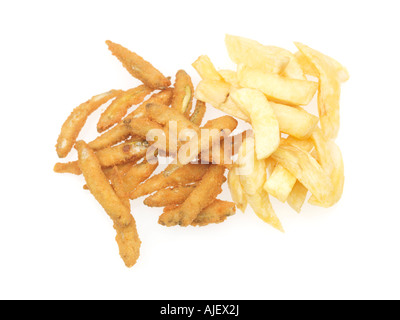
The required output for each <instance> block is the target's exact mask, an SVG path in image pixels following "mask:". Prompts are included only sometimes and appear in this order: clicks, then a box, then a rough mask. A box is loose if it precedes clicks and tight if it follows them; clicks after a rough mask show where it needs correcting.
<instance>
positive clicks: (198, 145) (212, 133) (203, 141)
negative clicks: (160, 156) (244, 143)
mask: <svg viewBox="0 0 400 320" xmlns="http://www.w3.org/2000/svg"><path fill="white" fill-rule="evenodd" d="M237 124H238V122H237V120H236V119H234V118H232V117H230V116H222V117H219V118H217V119H213V120H210V121H208V122H207V123H206V124H205V125H204V127H202V128H201V129H207V130H208V133H209V134H204V133H202V134H199V135H198V136H197V137H194V138H193V139H191V140H190V141H189V142H187V143H186V144H184V145H183V146H182V147H183V149H180V150H179V155H178V164H179V165H181V166H182V165H185V164H187V163H189V162H191V161H192V160H194V159H195V158H196V157H197V155H198V154H199V153H201V152H204V151H207V152H209V150H210V148H211V146H213V145H214V144H215V143H219V141H220V140H221V139H223V138H224V137H225V136H226V135H228V134H230V133H231V132H232V131H233V130H235V129H236V127H237ZM203 132H205V131H203ZM189 150H197V151H195V152H192V153H191V154H188V153H187V152H188V151H189ZM185 152H186V153H185Z"/></svg>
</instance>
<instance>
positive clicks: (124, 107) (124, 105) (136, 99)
mask: <svg viewBox="0 0 400 320" xmlns="http://www.w3.org/2000/svg"><path fill="white" fill-rule="evenodd" d="M151 91H152V90H151V89H150V88H148V87H146V86H144V85H141V86H138V87H136V88H133V89H129V90H127V91H125V92H124V93H122V94H121V95H119V96H118V97H117V98H116V99H115V100H114V101H113V102H112V103H111V104H110V105H109V106H108V107H107V109H106V110H105V111H104V112H103V113H102V114H101V116H100V119H99V122H98V123H97V131H98V132H103V131H104V130H107V129H108V128H110V127H111V126H113V125H114V124H116V123H117V122H119V121H120V120H121V119H122V118H123V117H124V116H125V115H126V113H127V111H128V109H129V108H130V107H131V106H132V105H136V104H139V103H141V102H142V101H143V99H144V98H145V97H146V96H147V95H148V94H150V93H151Z"/></svg>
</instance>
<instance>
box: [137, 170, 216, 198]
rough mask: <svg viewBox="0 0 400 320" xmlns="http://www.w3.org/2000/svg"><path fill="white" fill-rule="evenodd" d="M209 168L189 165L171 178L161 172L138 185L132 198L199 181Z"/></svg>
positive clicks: (171, 175)
mask: <svg viewBox="0 0 400 320" xmlns="http://www.w3.org/2000/svg"><path fill="white" fill-rule="evenodd" d="M208 168H209V165H207V164H187V165H185V166H183V167H181V168H179V169H177V170H176V171H174V172H173V173H171V174H170V175H169V176H165V175H164V174H163V173H162V172H161V173H159V174H157V175H155V176H153V177H151V178H150V179H148V180H146V181H145V182H143V183H142V184H140V185H138V187H137V188H136V189H135V190H134V191H132V192H131V194H130V198H131V199H136V198H139V197H141V196H144V195H147V194H150V193H153V192H155V191H158V190H161V189H164V188H167V187H176V186H179V185H186V184H189V183H192V182H196V181H199V180H201V179H202V178H203V176H204V174H205V173H206V172H207V170H208Z"/></svg>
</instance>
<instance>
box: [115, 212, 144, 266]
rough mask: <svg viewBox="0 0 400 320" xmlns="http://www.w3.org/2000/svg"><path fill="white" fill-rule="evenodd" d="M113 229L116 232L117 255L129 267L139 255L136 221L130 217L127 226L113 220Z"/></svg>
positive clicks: (139, 243) (139, 242)
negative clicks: (130, 219)
mask: <svg viewBox="0 0 400 320" xmlns="http://www.w3.org/2000/svg"><path fill="white" fill-rule="evenodd" d="M114 229H115V231H116V232H117V235H116V237H115V240H116V241H117V244H118V248H119V255H120V256H121V258H122V260H123V261H124V263H125V265H126V266H127V267H128V268H130V267H132V266H133V265H135V263H136V261H137V259H138V258H139V255H140V245H141V241H140V239H139V235H138V232H137V228H136V222H135V220H134V219H132V221H131V223H130V224H128V225H127V226H122V225H120V224H118V223H115V222H114Z"/></svg>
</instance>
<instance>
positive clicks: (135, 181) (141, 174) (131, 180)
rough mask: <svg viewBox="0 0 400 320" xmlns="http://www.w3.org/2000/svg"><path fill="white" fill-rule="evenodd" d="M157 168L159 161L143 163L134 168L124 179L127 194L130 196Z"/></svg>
mask: <svg viewBox="0 0 400 320" xmlns="http://www.w3.org/2000/svg"><path fill="white" fill-rule="evenodd" d="M157 167H158V161H156V162H155V163H149V162H147V161H143V162H142V163H138V164H136V165H134V166H132V167H131V168H130V169H129V170H128V171H127V172H126V174H125V176H124V178H123V183H124V188H125V192H126V193H127V194H128V196H129V194H130V192H132V191H133V190H134V189H135V188H136V187H137V186H138V185H139V184H140V183H142V182H143V181H145V180H146V179H147V178H149V177H150V176H151V175H152V174H153V172H154V170H156V168H157Z"/></svg>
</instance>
